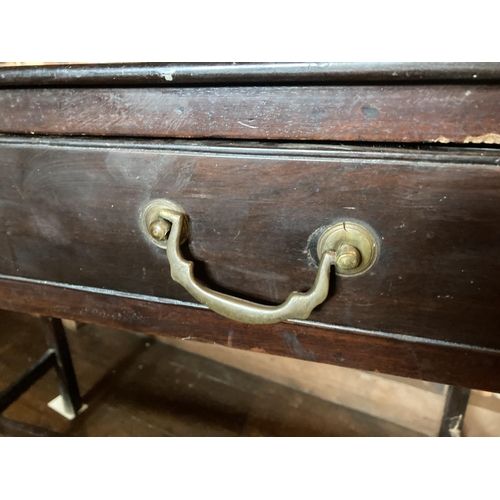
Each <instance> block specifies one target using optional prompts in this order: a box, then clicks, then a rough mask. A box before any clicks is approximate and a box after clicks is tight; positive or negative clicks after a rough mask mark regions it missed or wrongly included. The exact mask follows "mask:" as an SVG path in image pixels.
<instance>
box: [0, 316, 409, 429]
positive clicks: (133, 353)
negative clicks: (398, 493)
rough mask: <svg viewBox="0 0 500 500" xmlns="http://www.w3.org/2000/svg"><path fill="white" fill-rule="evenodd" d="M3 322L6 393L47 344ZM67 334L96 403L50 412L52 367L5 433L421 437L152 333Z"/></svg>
mask: <svg viewBox="0 0 500 500" xmlns="http://www.w3.org/2000/svg"><path fill="white" fill-rule="evenodd" d="M0 325H1V330H0V390H3V389H5V388H6V387H7V386H8V385H9V383H10V382H12V381H13V380H14V379H15V378H16V377H17V376H18V375H20V374H21V373H22V372H23V370H25V369H26V368H27V367H28V366H29V365H30V364H31V363H32V362H34V361H35V360H36V359H37V358H38V357H39V356H40V355H41V354H42V353H43V352H44V350H45V348H46V346H45V343H44V337H43V331H42V330H41V328H42V327H41V325H40V323H39V322H38V321H37V319H36V318H33V317H29V316H24V315H18V314H14V313H11V312H4V311H2V312H0ZM68 340H69V344H70V348H71V352H72V355H73V361H74V365H75V370H76V373H77V377H78V380H79V384H80V388H81V391H82V393H83V395H84V399H85V401H86V402H87V403H88V405H89V408H88V409H87V410H86V411H85V412H83V413H82V414H81V415H79V416H78V417H77V418H76V419H75V420H74V421H72V422H68V421H67V420H65V419H64V418H63V417H61V416H60V415H58V414H57V413H55V412H54V411H53V410H51V409H49V408H48V407H47V403H48V402H49V401H50V400H51V399H52V398H54V397H55V396H57V394H58V392H57V380H56V376H55V373H54V371H51V372H49V373H48V374H47V375H45V377H44V378H43V379H41V380H40V381H39V382H38V383H37V384H35V385H34V386H33V387H32V388H31V389H30V390H29V391H28V392H27V393H25V394H24V395H23V396H22V397H21V398H20V399H19V400H18V401H17V402H16V403H14V404H13V405H12V406H11V407H9V408H8V409H7V410H6V411H5V412H4V414H3V416H4V417H5V418H3V419H2V423H1V428H0V432H1V433H2V434H3V435H25V434H28V435H29V434H33V433H34V432H35V433H36V432H39V433H42V434H47V433H57V434H62V435H69V436H391V435H397V436H411V435H418V433H416V432H414V431H411V430H409V429H405V428H404V427H402V426H399V425H396V424H394V423H391V422H386V421H384V420H382V419H379V418H376V417H374V416H371V415H368V414H366V413H363V412H360V411H357V410H353V409H349V408H345V407H343V406H341V405H338V404H335V403H332V402H329V401H325V400H324V399H322V398H319V397H316V396H314V395H311V394H307V393H305V392H303V391H299V390H296V389H293V388H290V387H287V386H285V385H283V384H279V383H276V382H274V381H272V380H269V379H266V378H263V377H261V376H258V375H255V374H252V373H248V372H246V371H244V370H241V369H238V368H237V367H234V366H230V365H227V364H224V363H221V362H219V361H217V360H213V359H210V358H207V357H205V356H202V355H200V354H197V353H193V352H189V351H186V350H182V349H180V348H179V347H177V346H173V345H169V344H166V343H163V342H162V341H159V340H155V339H154V338H151V337H146V336H143V335H138V334H135V333H131V332H124V331H118V330H112V329H104V328H98V327H95V326H91V325H85V326H84V327H83V328H80V329H78V331H77V332H69V333H68ZM257 356H258V355H257ZM12 420H17V421H20V422H23V423H26V424H29V425H31V426H36V427H38V428H41V429H44V430H43V431H42V430H40V429H38V431H33V430H32V429H27V428H26V426H23V425H20V424H15V423H14V422H12Z"/></svg>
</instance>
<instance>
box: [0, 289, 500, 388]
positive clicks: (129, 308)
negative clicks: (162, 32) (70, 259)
mask: <svg viewBox="0 0 500 500" xmlns="http://www.w3.org/2000/svg"><path fill="white" fill-rule="evenodd" d="M0 308H2V309H9V310H12V311H18V312H25V313H31V314H40V315H49V314H51V315H54V316H58V317H62V318H69V319H73V320H76V321H82V322H83V321H92V322H93V323H95V324H97V325H101V326H109V327H115V328H126V329H130V330H134V331H137V332H142V333H148V334H152V335H160V336H168V337H176V338H181V339H184V340H192V341H196V342H209V343H215V344H220V345H223V346H227V347H232V348H236V349H245V350H250V351H254V352H261V353H269V354H276V355H279V356H287V357H290V358H297V359H303V360H306V361H316V362H319V363H328V364H333V365H339V366H345V367H349V368H358V369H362V370H367V371H373V372H380V373H388V374H393V375H400V376H403V377H411V378H416V379H423V380H429V381H435V382H439V383H445V384H451V385H462V386H467V387H471V388H477V389H483V390H487V391H492V392H500V376H499V374H500V352H498V351H491V350H485V349H473V348H468V349H467V348H460V347H457V346H453V345H449V344H446V343H443V342H429V341H423V340H421V341H415V340H412V339H411V338H409V337H407V338H399V339H398V338H394V337H391V336H383V335H377V334H374V333H369V332H365V333H363V332H350V331H349V330H345V329H341V328H335V327H328V326H324V325H319V326H314V325H304V324H297V323H278V324H276V325H243V324H241V323H236V322H234V321H230V320H226V319H225V318H222V317H221V316H218V315H216V314H214V313H212V312H211V311H208V310H205V309H198V308H194V307H185V306H182V305H178V304H173V303H161V302H159V301H156V302H155V301H152V300H148V299H147V298H143V299H140V298H133V297H126V296H120V295H117V294H114V293H103V292H100V291H98V290H95V291H93V292H90V291H86V290H78V289H75V288H67V287H66V288H65V287H57V286H50V285H44V284H34V283H26V282H22V281H16V280H9V279H0ZM13 334H14V335H15V332H14V333H13Z"/></svg>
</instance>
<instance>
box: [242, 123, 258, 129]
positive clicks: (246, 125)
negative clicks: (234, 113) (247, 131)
mask: <svg viewBox="0 0 500 500" xmlns="http://www.w3.org/2000/svg"><path fill="white" fill-rule="evenodd" d="M238 123H239V124H240V125H243V126H244V127H248V128H258V127H254V126H253V125H248V124H247V123H243V122H238Z"/></svg>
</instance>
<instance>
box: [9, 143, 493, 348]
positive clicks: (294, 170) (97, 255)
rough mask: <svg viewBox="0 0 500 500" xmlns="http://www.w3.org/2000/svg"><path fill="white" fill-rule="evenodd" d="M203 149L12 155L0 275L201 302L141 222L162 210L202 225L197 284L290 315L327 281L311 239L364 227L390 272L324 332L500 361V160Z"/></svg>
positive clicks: (340, 292)
mask: <svg viewBox="0 0 500 500" xmlns="http://www.w3.org/2000/svg"><path fill="white" fill-rule="evenodd" d="M125 144H126V143H125ZM193 147H198V149H199V150H198V151H190V150H182V146H180V145H173V146H171V148H170V149H168V148H167V147H166V146H164V147H163V148H161V147H157V148H155V147H154V145H153V146H151V147H150V148H149V149H141V147H140V145H138V146H137V148H135V149H134V148H132V147H128V148H127V147H126V146H125V145H124V144H123V143H118V144H117V145H113V143H106V142H95V143H89V144H86V143H85V142H82V143H81V145H80V146H76V145H65V143H64V142H58V141H57V140H47V141H45V143H43V144H38V141H36V140H33V141H26V142H23V141H20V142H19V143H17V142H12V143H11V142H9V141H8V140H5V141H4V142H3V143H2V142H0V167H1V168H0V196H1V198H2V200H3V203H2V205H1V207H0V214H1V216H2V220H3V224H4V230H5V232H4V237H3V238H2V239H0V252H1V254H2V256H3V257H2V260H1V261H0V273H1V274H2V275H4V276H13V277H21V278H28V279H32V280H38V281H39V282H42V283H45V282H49V283H58V284H70V285H73V286H81V287H87V288H95V289H105V290H111V291H116V292H125V293H128V294H136V295H141V296H147V297H152V298H154V297H158V298H168V299H176V300H181V301H185V302H193V299H192V298H191V297H190V295H189V294H188V293H187V292H186V291H185V290H184V289H183V288H182V287H181V286H180V285H178V284H177V283H175V282H173V280H172V279H171V278H170V274H169V266H168V260H167V258H166V256H165V252H164V250H162V249H160V248H157V247H156V246H155V245H153V244H151V243H150V242H149V241H148V240H147V239H146V238H145V236H144V234H143V233H142V232H141V226H140V214H141V210H142V209H143V208H144V206H145V205H146V204H147V203H148V202H149V201H151V200H153V199H156V198H166V199H168V200H171V201H174V202H175V203H178V204H179V205H180V206H181V207H182V208H183V209H184V210H185V211H186V213H187V214H188V216H189V218H190V240H189V245H186V246H185V248H184V253H185V255H186V256H187V257H188V258H190V259H193V260H194V261H195V262H196V268H195V274H196V276H197V277H198V279H199V280H201V281H203V282H204V283H206V284H207V285H209V286H210V287H211V288H214V289H218V290H221V291H225V292H227V293H230V294H233V295H236V296H240V297H243V298H249V299H252V300H256V301H261V302H264V303H280V302H282V301H284V300H285V299H286V297H287V296H288V294H289V293H291V292H292V291H294V290H298V291H303V290H307V289H308V288H309V287H310V286H311V285H312V283H313V281H314V279H315V276H316V273H317V267H316V266H315V264H314V262H313V260H312V258H311V256H312V255H313V254H314V253H315V250H314V245H313V246H312V253H311V252H310V250H311V246H308V242H309V240H310V238H311V235H312V234H313V233H315V232H316V231H317V230H318V229H320V228H324V227H326V226H328V225H330V224H334V223H337V222H341V221H345V220H358V221H361V222H363V223H365V224H367V225H368V226H370V227H371V228H372V229H373V231H374V232H375V234H376V235H377V237H378V239H379V243H380V256H379V258H378V262H377V263H376V264H375V265H374V267H373V268H372V269H371V270H370V271H369V272H368V273H366V274H364V275H363V276H359V277H354V278H338V277H337V278H335V279H334V280H332V288H333V289H332V293H331V296H330V297H329V298H328V299H327V301H326V302H325V303H324V304H322V305H321V306H320V307H318V308H317V309H316V310H315V311H313V313H312V315H311V318H310V319H311V320H312V321H316V322H320V323H325V324H328V325H334V326H339V327H343V328H359V329H362V330H365V331H369V332H373V333H375V334H376V333H377V332H385V333H389V334H396V335H399V336H400V337H401V336H402V335H407V336H412V337H416V338H420V339H422V338H426V339H432V340H438V341H443V342H451V343H455V344H464V345H467V346H473V347H480V348H489V349H497V350H498V349H500V338H499V337H498V335H497V331H498V328H499V327H500V318H499V316H498V307H499V305H500V261H499V260H498V258H497V253H498V248H497V247H498V241H500V227H499V225H498V224H497V222H496V216H495V214H496V212H497V208H498V206H499V204H500V176H499V175H498V172H497V170H498V168H499V167H498V162H499V161H500V153H499V152H498V151H493V150H492V151H490V152H489V153H487V154H486V155H484V156H481V154H479V153H477V152H476V156H475V157H474V156H471V154H470V152H468V153H464V155H463V156H462V157H461V156H460V152H453V153H446V152H437V153H435V154H434V153H432V151H427V152H422V153H419V152H412V151H406V152H405V151H402V152H400V153H398V154H396V153H392V152H390V151H389V152H384V149H377V150H375V151H374V152H373V153H371V154H370V152H369V150H363V151H362V152H360V154H359V155H356V153H355V152H351V153H350V156H346V155H345V154H344V152H343V151H342V150H340V151H339V152H336V151H335V149H328V148H323V149H320V150H315V149H312V150H305V151H304V152H303V153H302V154H301V151H300V150H295V151H288V150H287V149H286V148H281V149H280V148H275V149H274V150H269V151H268V150H266V149H259V148H253V149H251V148H249V149H247V150H244V149H243V148H240V149H232V148H231V147H228V148H226V149H223V148H221V149H218V148H217V147H210V146H206V145H205V146H203V145H199V146H193ZM176 148H177V150H176ZM85 310H86V311H87V313H88V314H89V316H91V313H90V311H89V310H88V309H85ZM85 310H84V311H81V313H83V314H85ZM81 313H79V314H81ZM287 328H290V327H287ZM313 351H316V350H315V349H314V350H313Z"/></svg>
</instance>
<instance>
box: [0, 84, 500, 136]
mask: <svg viewBox="0 0 500 500" xmlns="http://www.w3.org/2000/svg"><path fill="white" fill-rule="evenodd" d="M499 96H500V87H499V86H497V85H472V84H463V85H420V86H415V85H386V86H380V85H371V86H370V85H345V86H340V85H331V86H325V85H317V86H316V85H315V86H311V85H310V86H306V85H304V86H297V85H295V86H267V87H258V86H246V87H245V86H243V87H237V86H233V87H225V86H219V87H210V88H209V87H185V88H40V89H39V88H4V89H1V90H0V132H3V133H24V134H30V133H31V134H56V135H82V134H83V135H105V136H146V137H183V138H229V139H263V140H269V139H280V140H289V141H290V140H328V141H332V140H335V141H383V142H390V141H395V142H436V141H437V142H458V143H464V142H473V143H474V142H477V143H481V142H483V143H497V144H498V143H500V135H499V134H500V118H499V117H500V98H499Z"/></svg>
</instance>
